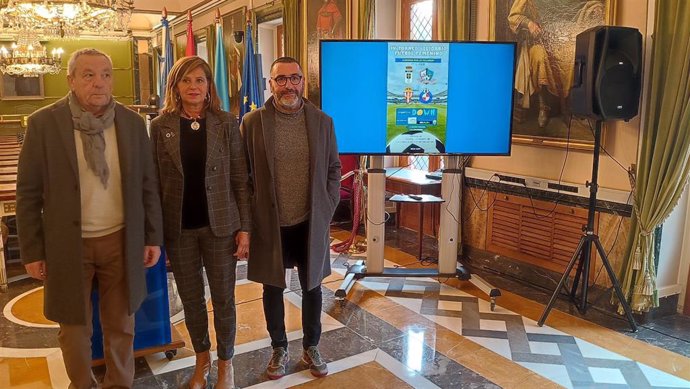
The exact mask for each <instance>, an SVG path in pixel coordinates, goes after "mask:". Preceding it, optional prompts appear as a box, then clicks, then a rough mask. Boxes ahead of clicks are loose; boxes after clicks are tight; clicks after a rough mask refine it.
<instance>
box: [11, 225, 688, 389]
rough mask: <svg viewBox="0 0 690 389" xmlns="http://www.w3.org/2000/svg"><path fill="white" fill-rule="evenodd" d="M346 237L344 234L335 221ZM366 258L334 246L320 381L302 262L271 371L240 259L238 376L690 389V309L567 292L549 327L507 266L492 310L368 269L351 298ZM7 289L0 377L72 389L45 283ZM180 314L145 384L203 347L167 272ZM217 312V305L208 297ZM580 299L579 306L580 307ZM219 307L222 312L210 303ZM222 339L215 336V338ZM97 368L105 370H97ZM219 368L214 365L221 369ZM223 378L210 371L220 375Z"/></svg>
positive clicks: (544, 294) (458, 284)
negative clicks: (303, 316)
mask: <svg viewBox="0 0 690 389" xmlns="http://www.w3.org/2000/svg"><path fill="white" fill-rule="evenodd" d="M332 235H333V237H334V238H335V239H340V240H342V239H346V237H347V236H348V234H347V233H346V232H344V231H334V232H333V234H332ZM410 242H415V237H414V235H413V234H412V235H411V236H406V235H405V233H404V232H400V233H399V234H395V238H392V239H389V240H388V241H387V247H386V249H385V254H384V256H385V258H386V260H387V265H388V266H395V265H398V266H400V265H402V266H406V267H420V266H423V265H422V264H419V263H418V262H416V260H415V258H414V254H413V253H415V252H416V247H413V246H414V244H413V243H412V244H411V243H410ZM356 259H357V257H355V256H349V255H338V254H336V253H332V255H331V260H332V268H333V274H332V275H331V276H330V277H328V278H327V279H326V280H325V281H324V283H323V292H324V305H323V312H322V322H323V335H322V339H321V344H320V349H321V352H322V355H323V356H324V358H325V359H326V360H327V362H328V365H329V371H330V373H329V375H328V376H326V377H324V378H320V379H315V378H314V377H312V376H311V375H310V374H309V372H308V371H306V370H305V368H304V366H302V365H300V364H299V359H300V353H301V338H302V331H301V324H300V319H299V318H300V307H301V298H300V291H299V283H298V281H297V277H296V274H290V275H289V277H290V289H288V290H286V293H285V295H284V299H285V302H286V312H287V325H286V327H287V330H288V339H289V340H290V346H289V352H290V363H289V366H288V374H287V375H286V376H285V377H283V378H282V379H280V380H277V381H270V380H269V379H268V377H267V376H266V375H265V373H264V368H265V363H266V361H267V360H268V358H269V355H270V352H271V349H270V341H269V339H268V334H267V332H266V330H265V323H264V319H263V310H262V306H261V286H260V285H257V284H255V283H253V282H250V281H247V280H246V276H245V274H246V265H245V264H241V265H240V266H239V267H238V280H239V281H238V283H237V288H236V302H237V310H238V329H237V342H236V356H235V358H234V365H235V372H236V384H237V385H239V386H240V387H243V388H247V387H257V388H258V387H272V388H287V387H305V388H353V387H359V388H407V387H410V388H494V387H496V388H499V387H503V388H544V389H546V388H552V387H554V388H555V387H565V388H625V387H631V388H690V320H688V319H687V318H686V317H683V316H678V317H675V318H664V319H660V320H657V321H655V322H653V323H649V324H646V325H642V326H641V327H640V331H638V333H635V334H632V333H630V331H629V329H627V328H626V326H627V323H626V322H625V321H623V320H620V319H618V318H615V317H611V316H610V315H606V314H605V313H601V312H597V311H590V312H589V313H588V314H587V315H586V316H581V315H579V314H578V313H577V311H574V310H573V309H572V307H570V306H569V304H568V303H567V302H562V301H559V303H558V304H557V305H556V309H554V310H553V311H552V312H551V314H550V315H549V318H548V320H547V322H546V325H545V326H543V327H539V326H537V325H536V322H535V321H536V320H537V319H538V318H539V316H540V315H541V312H542V310H543V308H544V305H543V304H544V303H545V302H546V301H547V300H548V296H549V295H550V293H548V291H539V290H536V291H535V290H533V288H529V286H528V285H524V284H521V283H520V282H517V281H515V280H510V279H506V278H505V277H499V276H498V275H496V274H491V273H490V272H489V273H486V274H482V276H483V277H485V278H486V279H487V280H489V281H491V282H495V284H496V286H499V287H500V288H501V291H502V296H501V297H500V298H499V299H498V300H497V306H496V307H495V310H493V311H492V310H491V306H490V303H489V299H488V297H487V296H486V295H485V294H484V293H483V292H482V291H481V290H479V289H478V288H476V287H475V286H474V285H472V284H471V283H469V282H464V281H459V280H457V279H445V278H443V279H431V278H414V279H413V278H406V279H403V278H395V279H391V278H365V279H363V280H360V281H358V282H357V283H356V284H355V285H354V286H353V287H352V289H351V290H350V292H349V294H348V296H347V298H346V299H345V300H338V299H336V298H335V294H334V292H335V290H336V289H337V288H338V287H339V286H340V283H341V280H342V278H343V275H344V274H345V271H346V269H347V266H348V265H349V264H352V263H353V262H354V261H355V260H356ZM11 274H13V275H14V277H13V280H14V282H12V284H11V285H10V292H9V293H7V294H0V306H2V315H1V316H0V388H50V387H53V388H66V387H67V381H66V375H65V372H64V367H63V366H62V359H61V354H60V351H59V349H58V348H57V341H56V332H57V330H56V326H55V324H54V323H51V322H50V321H48V320H46V319H45V318H44V317H43V316H42V314H41V312H42V289H41V286H40V285H39V284H38V283H37V282H34V281H32V280H29V279H22V277H21V275H20V271H17V270H16V269H15V270H14V273H11ZM169 289H170V296H171V321H172V323H173V327H174V331H173V333H174V336H175V338H176V339H181V340H185V341H186V343H187V346H186V347H183V348H180V349H179V350H177V355H176V356H175V357H174V358H173V359H172V360H168V359H167V358H166V356H165V354H163V353H162V352H161V353H154V354H149V355H146V356H144V357H141V358H137V361H136V376H135V387H137V388H177V387H183V385H184V383H185V382H186V380H187V379H188V378H189V376H190V375H191V372H192V369H193V364H194V357H193V355H194V353H193V351H192V350H191V348H190V346H189V342H188V341H187V340H188V335H187V332H186V328H185V326H184V318H183V314H182V312H181V310H180V304H179V301H177V299H176V291H175V288H174V283H171V284H170V288H169ZM209 310H211V306H210V304H209ZM573 311H574V312H573ZM211 315H212V313H211ZM212 338H213V336H212ZM96 372H97V375H99V376H101V375H102V374H103V368H102V367H99V368H96ZM215 374H216V373H215V368H214V371H213V372H212V377H213V376H215ZM212 380H213V378H212Z"/></svg>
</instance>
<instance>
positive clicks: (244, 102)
mask: <svg viewBox="0 0 690 389" xmlns="http://www.w3.org/2000/svg"><path fill="white" fill-rule="evenodd" d="M244 39H245V42H246V45H245V50H244V64H243V66H242V90H240V99H241V101H240V119H242V116H244V114H245V113H247V112H250V111H253V110H255V109H257V108H259V107H261V106H263V105H264V99H263V96H262V94H261V93H260V89H259V78H258V72H257V69H256V56H255V54H254V45H253V44H252V25H251V24H250V23H247V31H246V32H245V34H244Z"/></svg>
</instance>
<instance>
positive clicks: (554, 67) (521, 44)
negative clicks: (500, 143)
mask: <svg viewBox="0 0 690 389" xmlns="http://www.w3.org/2000/svg"><path fill="white" fill-rule="evenodd" d="M612 1H614V0H513V1H495V2H493V3H492V5H494V8H493V15H492V18H493V20H492V21H493V23H492V24H493V31H492V33H493V35H494V38H495V39H496V40H499V41H515V42H517V43H518V50H517V58H516V66H515V85H514V93H515V96H514V97H515V99H514V101H515V106H514V112H513V134H514V136H515V139H516V140H517V141H523V142H524V141H527V142H530V143H536V144H547V145H559V144H565V142H566V141H568V140H569V141H570V142H572V143H571V146H575V147H578V146H580V147H582V148H591V143H592V142H593V137H592V133H591V131H590V128H589V124H588V123H587V121H586V120H579V119H576V118H573V119H572V122H571V120H570V112H569V92H570V86H571V84H572V79H573V68H574V60H575V38H576V36H577V34H578V33H580V32H582V31H584V30H586V29H588V28H590V27H594V26H598V25H603V24H607V23H609V22H610V21H611V17H610V15H611V14H612V4H611V3H612ZM569 124H570V130H569V129H568V126H569Z"/></svg>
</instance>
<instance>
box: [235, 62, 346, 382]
mask: <svg viewBox="0 0 690 389" xmlns="http://www.w3.org/2000/svg"><path fill="white" fill-rule="evenodd" d="M269 84H270V87H271V93H272V94H273V96H272V97H271V98H270V99H268V101H267V102H266V105H265V106H264V107H262V108H261V109H258V110H255V111H252V112H250V113H248V114H246V115H245V116H244V118H243V120H242V125H241V126H240V131H241V132H242V135H243V137H244V140H245V142H246V144H247V153H248V155H249V167H250V169H249V170H250V175H251V176H252V182H253V186H254V197H253V199H252V204H251V205H252V223H253V224H252V226H253V230H252V234H251V243H250V245H249V259H248V267H249V269H248V274H247V277H248V278H249V279H250V280H252V281H256V282H260V283H262V284H264V292H263V305H264V314H265V316H266V324H267V327H268V332H269V334H270V336H271V346H273V354H272V356H271V359H270V361H269V363H268V367H267V368H266V373H267V375H268V377H269V378H271V379H278V378H280V377H282V376H283V375H285V367H286V365H287V362H288V352H287V345H288V341H287V335H286V332H285V307H284V304H283V290H284V289H285V287H286V285H285V269H287V268H292V267H294V266H296V267H297V271H298V274H299V281H300V286H301V288H302V328H303V330H304V338H303V340H302V346H303V348H304V352H303V353H302V362H303V363H304V364H305V365H307V366H308V367H309V370H310V371H311V373H312V375H314V376H316V377H321V376H324V375H326V374H328V367H327V365H326V363H325V362H324V361H323V359H322V358H321V355H320V353H319V350H318V347H317V346H318V344H319V340H320V337H321V304H322V301H321V281H323V279H324V278H325V277H326V276H328V275H329V274H330V273H331V267H330V257H329V247H328V244H329V226H330V221H331V218H332V217H333V211H334V210H335V207H336V205H337V204H338V201H339V199H340V192H339V191H340V159H339V157H338V148H337V145H336V140H335V133H334V130H333V120H332V119H331V118H330V117H329V116H328V115H326V114H325V113H323V111H321V110H320V109H318V108H317V107H316V106H314V105H313V104H311V103H310V102H309V101H307V100H306V99H304V98H302V93H303V91H304V77H303V73H302V69H301V67H300V65H299V63H297V61H296V60H295V59H293V58H290V57H282V58H278V59H277V60H276V61H275V62H274V63H273V64H272V65H271V79H270V81H269Z"/></svg>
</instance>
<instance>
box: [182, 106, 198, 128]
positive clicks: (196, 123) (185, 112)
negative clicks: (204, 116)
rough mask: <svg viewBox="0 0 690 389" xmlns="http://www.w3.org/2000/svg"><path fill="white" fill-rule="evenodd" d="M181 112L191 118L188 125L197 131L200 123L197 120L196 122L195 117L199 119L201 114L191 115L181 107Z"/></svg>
mask: <svg viewBox="0 0 690 389" xmlns="http://www.w3.org/2000/svg"><path fill="white" fill-rule="evenodd" d="M182 113H184V114H185V116H187V117H188V118H190V119H192V124H191V125H190V127H192V130H193V131H199V128H201V124H199V122H197V119H201V116H199V117H192V115H190V114H188V113H187V111H185V110H184V108H183V109H182Z"/></svg>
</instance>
